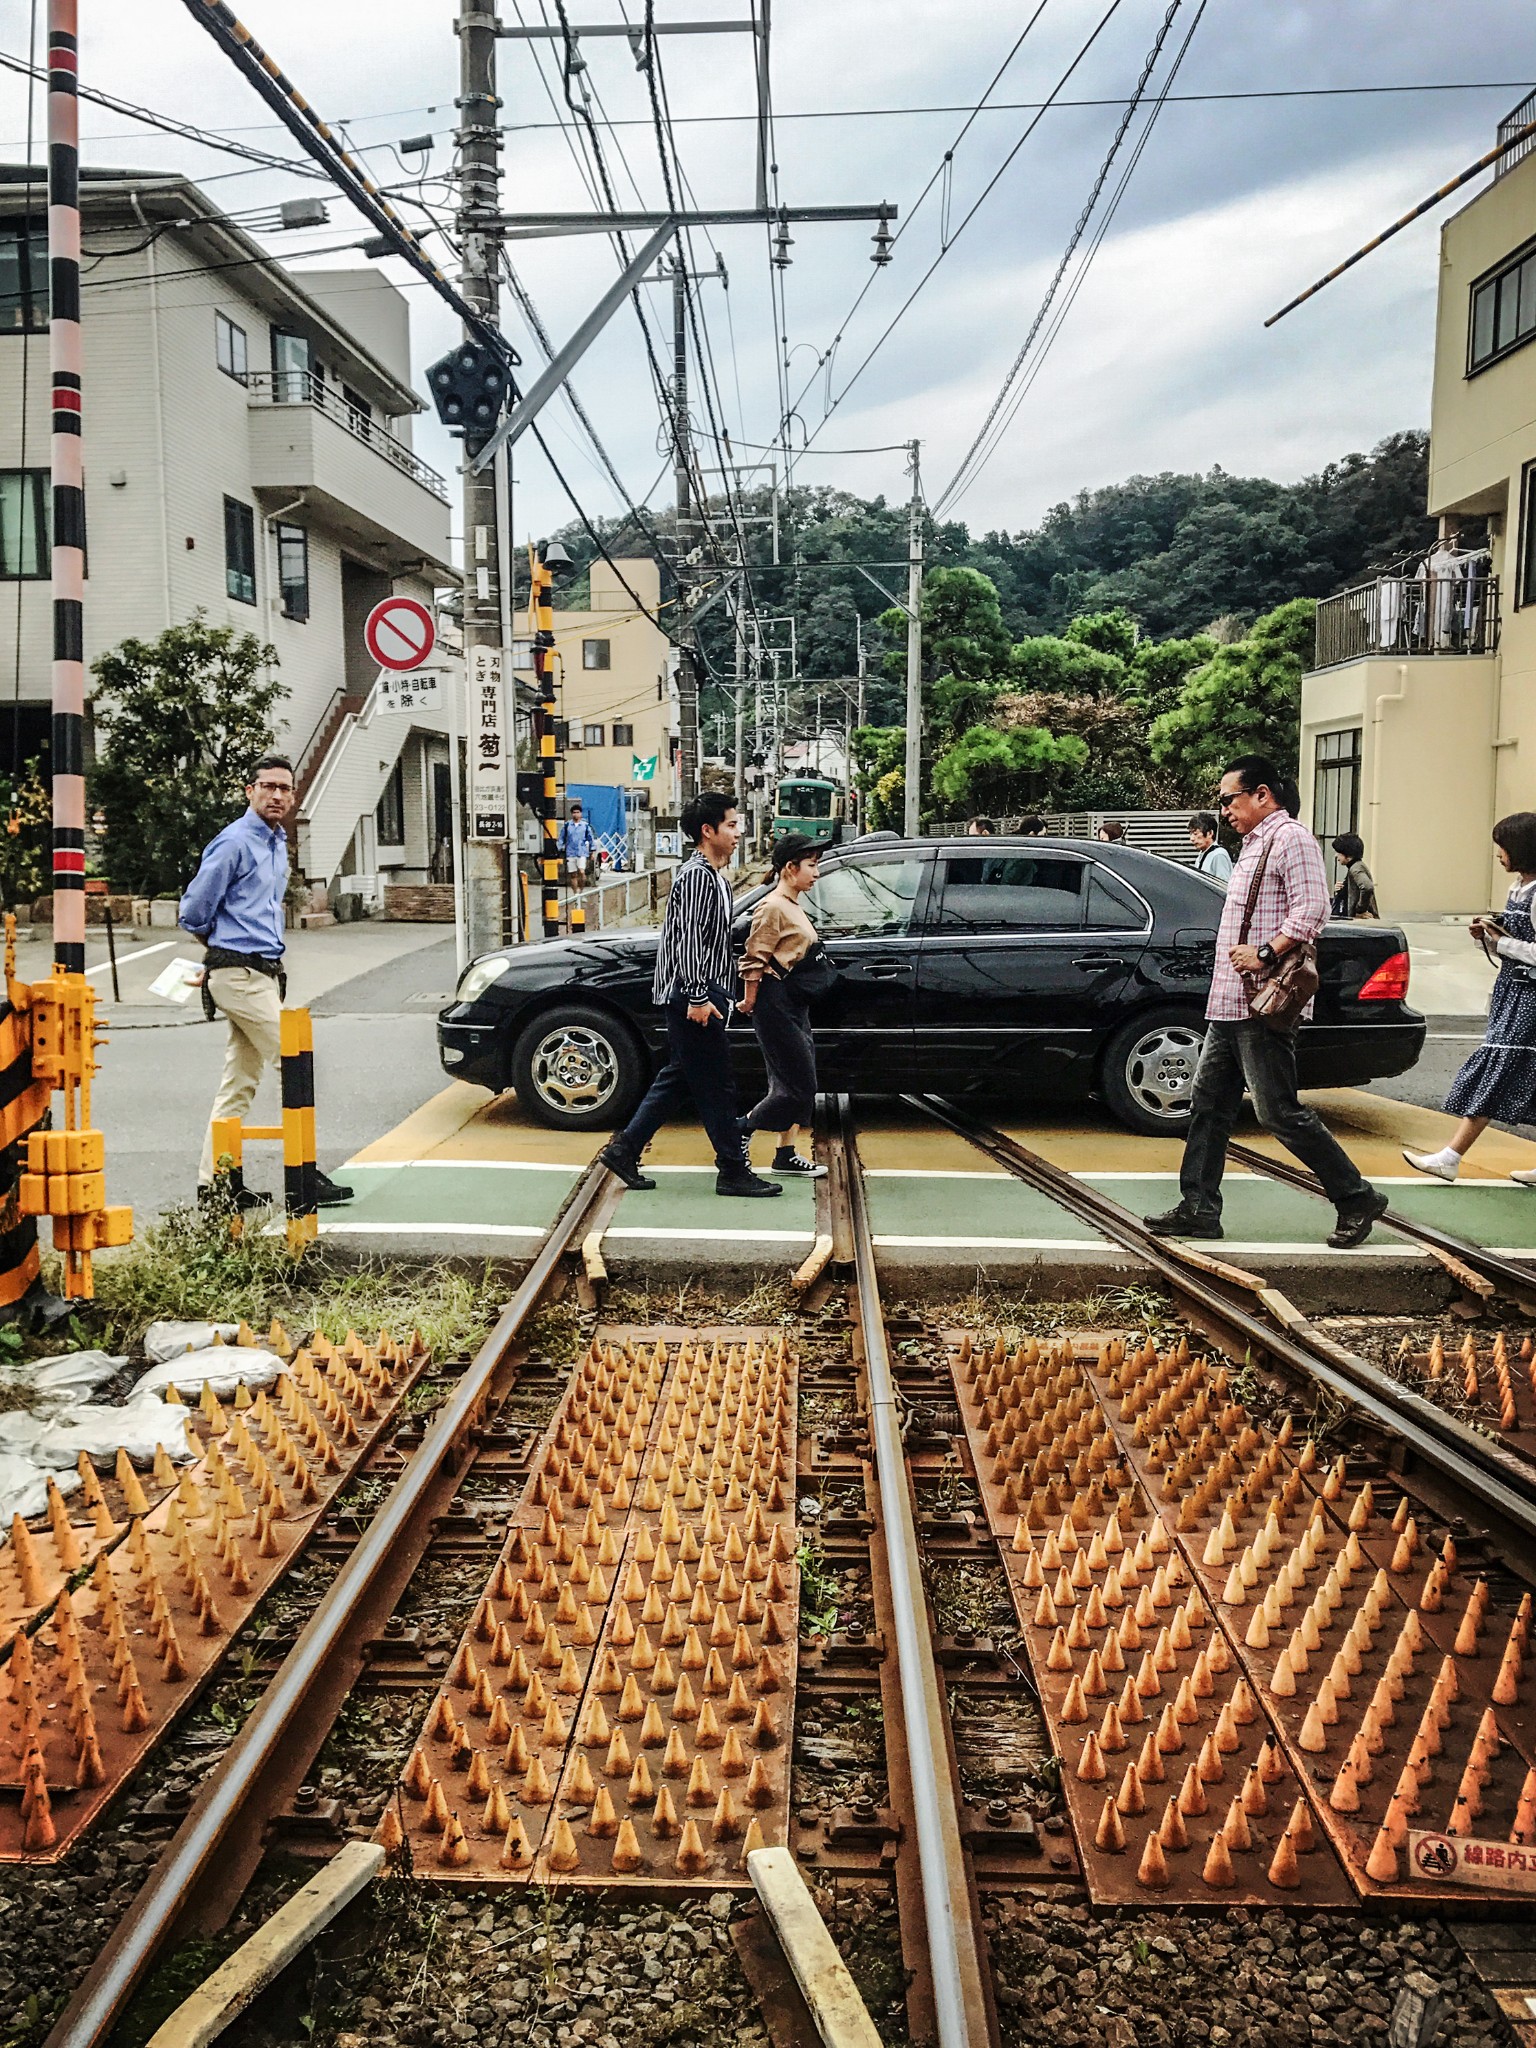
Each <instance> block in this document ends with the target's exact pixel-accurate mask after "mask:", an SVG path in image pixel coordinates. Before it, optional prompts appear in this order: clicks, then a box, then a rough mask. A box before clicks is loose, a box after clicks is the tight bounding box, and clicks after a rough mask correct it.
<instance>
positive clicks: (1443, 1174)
mask: <svg viewBox="0 0 1536 2048" xmlns="http://www.w3.org/2000/svg"><path fill="white" fill-rule="evenodd" d="M1403 1157H1404V1158H1405V1159H1406V1160H1407V1162H1408V1164H1409V1165H1410V1166H1411V1167H1412V1168H1413V1170H1414V1172H1415V1173H1428V1174H1432V1175H1433V1176H1434V1178H1435V1179H1436V1180H1446V1181H1451V1180H1454V1179H1455V1178H1456V1176H1457V1174H1458V1173H1459V1172H1460V1171H1461V1162H1460V1161H1459V1160H1458V1161H1457V1163H1456V1164H1455V1165H1454V1166H1447V1165H1446V1163H1445V1159H1444V1157H1443V1155H1442V1154H1441V1153H1439V1152H1409V1151H1408V1150H1406V1148H1405V1150H1404V1152H1403ZM1533 1185H1536V1182H1533Z"/></svg>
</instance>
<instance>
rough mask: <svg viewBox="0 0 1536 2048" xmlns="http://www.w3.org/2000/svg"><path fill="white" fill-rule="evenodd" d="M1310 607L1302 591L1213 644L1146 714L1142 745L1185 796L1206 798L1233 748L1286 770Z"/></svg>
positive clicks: (1313, 610)
mask: <svg viewBox="0 0 1536 2048" xmlns="http://www.w3.org/2000/svg"><path fill="white" fill-rule="evenodd" d="M1316 615H1317V606H1316V604H1315V603H1314V602H1313V601H1312V599H1311V598H1309V597H1297V598H1293V599H1292V600H1291V602H1290V603H1289V604H1282V605H1277V606H1276V607H1275V609H1274V610H1273V611H1272V612H1267V613H1266V614H1265V616H1264V617H1263V618H1261V619H1258V620H1256V621H1255V622H1254V626H1253V630H1252V631H1251V632H1250V633H1249V635H1248V637H1247V639H1246V640H1238V641H1234V642H1233V643H1232V644H1231V645H1230V646H1227V647H1218V648H1217V649H1216V651H1215V652H1214V653H1213V654H1212V656H1211V658H1210V659H1209V661H1207V662H1205V663H1204V664H1203V665H1202V666H1201V667H1200V668H1197V669H1196V670H1195V671H1194V673H1193V674H1192V675H1191V676H1190V677H1189V679H1188V681H1187V682H1186V683H1185V684H1184V686H1183V688H1182V689H1181V690H1180V692H1179V697H1178V702H1177V704H1176V706H1175V707H1174V709H1173V710H1171V711H1167V712H1165V713H1164V714H1163V716H1162V717H1161V718H1158V719H1156V720H1154V721H1153V725H1152V729H1151V732H1150V733H1149V735H1148V744H1149V746H1150V749H1151V754H1152V758H1153V760H1154V761H1157V762H1160V763H1161V764H1162V765H1163V766H1164V767H1166V768H1168V769H1169V770H1170V771H1171V772H1172V775H1173V777H1174V779H1175V781H1176V783H1177V785H1178V787H1179V788H1180V789H1181V790H1182V791H1183V792H1184V794H1185V796H1186V797H1188V798H1189V799H1190V800H1191V801H1194V802H1199V801H1202V800H1206V799H1208V798H1209V796H1210V794H1211V791H1212V790H1213V789H1214V788H1215V787H1216V784H1217V782H1218V781H1219V780H1220V777H1221V774H1222V771H1223V770H1224V769H1225V767H1226V765H1227V763H1228V761H1230V760H1231V759H1232V758H1233V756H1234V755H1236V754H1267V755H1269V757H1270V759H1271V760H1272V761H1274V763H1275V765H1276V766H1277V767H1278V768H1280V769H1281V770H1282V771H1283V772H1284V773H1286V774H1294V773H1295V772H1296V765H1297V752H1298V748H1299V746H1300V741H1301V679H1302V676H1303V675H1304V674H1305V672H1306V669H1307V665H1308V663H1309V662H1310V660H1311V657H1312V638H1313V621H1314V619H1315V618H1316Z"/></svg>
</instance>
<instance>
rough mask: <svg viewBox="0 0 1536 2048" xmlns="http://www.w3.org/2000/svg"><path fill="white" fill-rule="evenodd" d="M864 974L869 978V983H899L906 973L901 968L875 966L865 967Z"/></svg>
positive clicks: (903, 968) (904, 969)
mask: <svg viewBox="0 0 1536 2048" xmlns="http://www.w3.org/2000/svg"><path fill="white" fill-rule="evenodd" d="M864 972H865V973H866V974H867V975H868V976H869V978H870V980H871V981H899V980H900V979H901V977H902V976H903V975H904V974H905V973H906V972H907V970H906V968H905V967H901V966H892V967H880V966H875V967H866V968H865V970H864Z"/></svg>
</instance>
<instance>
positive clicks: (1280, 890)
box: [1147, 754, 1387, 1251]
mask: <svg viewBox="0 0 1536 2048" xmlns="http://www.w3.org/2000/svg"><path fill="white" fill-rule="evenodd" d="M1285 787H1286V786H1285V783H1284V782H1283V780H1282V779H1281V777H1280V775H1279V773H1278V771H1277V769H1276V768H1275V765H1274V763H1273V762H1272V761H1268V760H1266V759H1265V758H1264V756H1263V755H1262V754H1244V755H1242V756H1240V758H1239V759H1237V760H1236V761H1234V762H1233V763H1232V765H1231V766H1230V767H1229V768H1228V770H1227V772H1226V774H1225V775H1223V776H1222V778H1221V790H1220V794H1219V795H1218V797H1217V799H1216V801H1217V804H1218V806H1219V808H1220V810H1221V812H1222V815H1223V816H1224V817H1225V818H1226V820H1227V823H1228V824H1229V825H1230V826H1231V827H1232V829H1233V831H1234V832H1236V833H1238V834H1239V835H1240V837H1241V839H1242V842H1243V850H1242V852H1241V853H1240V854H1239V855H1238V860H1237V866H1236V867H1235V868H1234V870H1233V872H1232V879H1231V880H1230V881H1229V882H1228V884H1227V900H1226V903H1225V904H1224V906H1223V908H1222V913H1221V925H1220V928H1219V930H1218V931H1217V934H1216V970H1215V972H1214V974H1213V975H1212V976H1211V993H1210V997H1209V1000H1208V1001H1207V1003H1206V1006H1205V1014H1206V1018H1207V1020H1208V1021H1207V1024H1206V1032H1205V1044H1204V1046H1203V1047H1202V1048H1201V1052H1200V1064H1199V1066H1198V1067H1197V1068H1196V1070H1195V1085H1194V1089H1193V1091H1192V1093H1191V1096H1190V1117H1189V1135H1188V1136H1187V1137H1186V1139H1185V1140H1184V1160H1183V1164H1182V1165H1181V1166H1180V1168H1179V1200H1178V1205H1177V1207H1175V1208H1172V1209H1170V1210H1168V1212H1167V1213H1166V1214H1165V1215H1162V1216H1149V1217H1148V1218H1147V1225H1148V1227H1149V1228H1150V1229H1152V1230H1155V1231H1156V1232H1157V1233H1158V1235H1159V1236H1161V1237H1220V1236H1221V1234H1222V1230H1221V1177H1222V1174H1223V1172H1224V1171H1225V1169H1226V1163H1227V1140H1228V1139H1229V1138H1230V1137H1231V1135H1232V1133H1233V1131H1234V1130H1235V1129H1236V1127H1237V1119H1238V1115H1239V1113H1240V1111H1241V1109H1242V1106H1243V1094H1244V1091H1245V1090H1246V1092H1247V1093H1248V1094H1249V1095H1250V1096H1252V1098H1253V1112H1254V1115H1255V1116H1256V1117H1257V1118H1258V1120H1259V1122H1260V1123H1261V1124H1262V1125H1263V1127H1264V1129H1265V1130H1266V1131H1272V1132H1273V1133H1274V1135H1275V1136H1276V1137H1277V1138H1278V1139H1279V1140H1280V1142H1281V1144H1282V1145H1285V1146H1287V1147H1289V1149H1290V1150H1291V1151H1292V1152H1294V1153H1295V1154H1296V1157H1297V1158H1298V1159H1299V1160H1300V1161H1301V1162H1302V1164H1303V1165H1304V1166H1309V1167H1310V1168H1311V1169H1312V1171H1313V1172H1314V1173H1315V1174H1316V1175H1317V1177H1318V1179H1319V1180H1320V1181H1321V1182H1322V1184H1323V1192H1324V1193H1325V1194H1326V1195H1327V1196H1328V1198H1329V1200H1330V1201H1331V1202H1332V1203H1333V1205H1334V1207H1335V1208H1336V1209H1337V1210H1338V1212H1339V1220H1338V1223H1337V1226H1336V1227H1335V1229H1334V1230H1333V1231H1332V1233H1331V1234H1330V1236H1329V1239H1328V1242H1329V1244H1330V1245H1332V1246H1333V1248H1334V1249H1335V1250H1336V1251H1348V1250H1351V1249H1352V1248H1353V1247H1354V1246H1355V1245H1359V1244H1364V1242H1365V1240H1366V1239H1367V1238H1368V1237H1369V1236H1370V1234H1371V1226H1372V1225H1373V1224H1374V1223H1375V1221H1376V1219H1377V1217H1378V1216H1380V1215H1381V1214H1382V1213H1383V1212H1384V1211H1385V1209H1386V1207H1387V1197H1386V1196H1385V1195H1384V1194H1382V1192H1381V1191H1380V1189H1379V1188H1373V1187H1372V1186H1371V1184H1370V1182H1369V1181H1368V1180H1365V1179H1363V1178H1362V1176H1361V1174H1360V1171H1359V1169H1358V1168H1357V1167H1356V1166H1355V1164H1354V1162H1353V1161H1352V1160H1351V1159H1350V1157H1349V1154H1348V1153H1347V1152H1346V1151H1345V1150H1344V1148H1343V1146H1342V1145H1340V1143H1339V1141H1338V1139H1337V1138H1335V1137H1334V1136H1333V1134H1332V1132H1331V1131H1330V1130H1329V1129H1328V1128H1327V1126H1326V1125H1325V1124H1324V1122H1323V1120H1322V1118H1321V1117H1320V1116H1319V1115H1318V1114H1317V1112H1316V1110H1313V1109H1307V1108H1306V1107H1304V1105H1303V1104H1302V1102H1301V1101H1300V1099H1299V1098H1298V1096H1297V1093H1296V1027H1295V1026H1294V1025H1293V1026H1292V1027H1291V1029H1290V1030H1288V1031H1274V1030H1271V1028H1270V1027H1269V1025H1267V1024H1266V1023H1265V1022H1264V1020H1263V1018H1261V1017H1250V1016H1249V1014H1248V994H1247V990H1246V989H1245V987H1244V985H1243V979H1242V977H1243V974H1245V973H1247V974H1255V973H1258V972H1260V971H1261V970H1262V969H1263V968H1265V967H1268V966H1271V965H1272V964H1273V963H1274V962H1275V961H1276V960H1278V959H1280V958H1282V957H1283V956H1284V955H1285V954H1286V953H1288V952H1289V951H1290V950H1291V948H1292V947H1293V946H1295V945H1298V944H1302V943H1305V941H1306V940H1308V939H1316V937H1317V935H1318V933H1319V932H1320V931H1321V930H1322V928H1323V926H1324V925H1325V924H1326V923H1327V922H1328V882H1327V877H1326V876H1325V874H1324V872H1323V856H1322V853H1321V851H1320V850H1319V848H1318V844H1317V841H1316V840H1315V839H1314V838H1313V837H1312V834H1311V833H1310V832H1309V831H1308V830H1307V828H1306V826H1305V825H1303V824H1301V823H1300V821H1299V820H1298V819H1296V818H1294V817H1293V816H1292V815H1291V811H1290V807H1289V805H1288V804H1287V803H1286V802H1285V801H1284V797H1283V795H1282V794H1281V792H1283V791H1284V790H1285ZM1261 861H1262V862H1263V864H1264V871H1263V874H1262V876H1261V877H1260V880H1259V887H1258V894H1257V896H1256V897H1255V899H1254V906H1253V917H1252V920H1251V921H1250V923H1249V927H1248V933H1247V939H1246V943H1244V944H1242V945H1239V943H1238V940H1239V937H1240V935H1241V933H1242V926H1243V918H1244V914H1245V912H1246V910H1247V907H1248V897H1249V893H1250V891H1251V890H1252V887H1253V880H1254V875H1255V872H1256V871H1257V870H1258V867H1259V864H1260V862H1261ZM1311 1014H1312V1012H1311V1006H1310V1004H1309V1005H1308V1007H1307V1010H1306V1012H1305V1015H1306V1016H1310V1015H1311Z"/></svg>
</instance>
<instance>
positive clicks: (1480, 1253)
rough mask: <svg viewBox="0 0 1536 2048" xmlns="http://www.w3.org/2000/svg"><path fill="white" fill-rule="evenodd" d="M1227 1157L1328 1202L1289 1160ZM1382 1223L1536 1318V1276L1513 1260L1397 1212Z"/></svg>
mask: <svg viewBox="0 0 1536 2048" xmlns="http://www.w3.org/2000/svg"><path fill="white" fill-rule="evenodd" d="M1227 1157H1228V1158H1229V1159H1230V1160H1232V1161H1233V1162H1234V1164H1236V1165H1238V1166H1245V1167H1247V1168H1248V1169H1249V1171H1250V1172H1252V1173H1262V1174H1267V1175H1268V1177H1269V1178H1270V1179H1271V1180H1277V1181H1280V1182H1282V1183H1283V1184H1284V1185H1285V1186H1286V1187H1288V1188H1297V1189H1299V1190H1300V1192H1301V1193H1302V1194H1304V1195H1316V1196H1317V1197H1318V1199H1319V1200H1320V1201H1327V1199H1328V1197H1327V1196H1326V1195H1325V1194H1324V1192H1323V1185H1322V1182H1321V1181H1320V1180H1319V1179H1318V1178H1317V1176H1316V1174H1313V1173H1308V1172H1307V1171H1306V1169H1305V1168H1304V1167H1300V1166H1292V1165H1291V1163H1290V1161H1289V1160H1286V1159H1271V1158H1270V1157H1269V1156H1268V1155H1267V1154H1266V1153H1263V1152H1256V1151H1255V1150H1254V1149H1253V1147H1252V1146H1251V1145H1238V1144H1229V1145H1228V1146H1227ZM1380 1220H1381V1221H1382V1222H1383V1223H1384V1224H1386V1226H1387V1228H1388V1229H1389V1230H1395V1231H1396V1232H1397V1233H1398V1235H1399V1237H1406V1238H1409V1239H1411V1240H1412V1241H1413V1242H1414V1243H1415V1244H1422V1245H1425V1246H1427V1247H1428V1249H1429V1250H1430V1251H1433V1252H1436V1253H1438V1254H1440V1255H1442V1256H1444V1257H1446V1258H1449V1259H1456V1260H1459V1261H1460V1263H1461V1264H1462V1265H1464V1266H1468V1267H1470V1268H1471V1270H1472V1271H1473V1272H1474V1273H1477V1274H1480V1275H1481V1276H1482V1278H1483V1279H1485V1280H1487V1281H1490V1282H1491V1283H1492V1285H1493V1287H1494V1289H1495V1291H1496V1292H1497V1293H1499V1294H1503V1295H1506V1296H1507V1297H1508V1298H1509V1299H1510V1300H1512V1301H1514V1302H1515V1303H1516V1304H1517V1305H1518V1306H1520V1307H1521V1308H1523V1309H1524V1310H1525V1312H1526V1313H1527V1314H1528V1315H1529V1314H1536V1273H1528V1272H1527V1271H1526V1270H1525V1269H1524V1267H1522V1266H1517V1265H1516V1264H1515V1262H1514V1260H1513V1259H1506V1258H1501V1257H1500V1255H1499V1254H1498V1253H1497V1252H1491V1251H1489V1250H1488V1249H1487V1248H1486V1246H1484V1245H1480V1244H1473V1243H1472V1242H1471V1241H1470V1239H1468V1238H1465V1237H1457V1236H1456V1234H1455V1233H1454V1231H1450V1230H1441V1229H1440V1228H1438V1226H1437V1225H1435V1224H1433V1223H1420V1222H1418V1221H1417V1220H1416V1219H1415V1218H1414V1217H1412V1216H1404V1215H1403V1214H1402V1213H1401V1211H1400V1210H1397V1209H1388V1210H1387V1211H1386V1213H1385V1214H1384V1215H1383V1216H1382V1217H1381V1219H1380Z"/></svg>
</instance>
